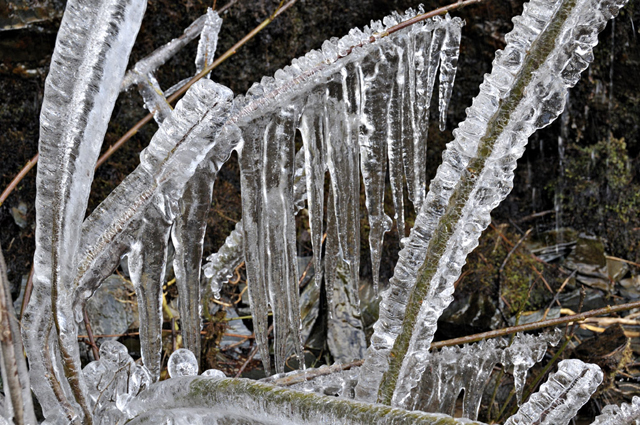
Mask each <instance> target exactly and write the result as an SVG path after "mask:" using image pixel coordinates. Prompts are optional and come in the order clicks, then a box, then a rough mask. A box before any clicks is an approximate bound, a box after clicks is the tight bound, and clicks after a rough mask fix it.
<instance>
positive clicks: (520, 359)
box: [501, 329, 562, 405]
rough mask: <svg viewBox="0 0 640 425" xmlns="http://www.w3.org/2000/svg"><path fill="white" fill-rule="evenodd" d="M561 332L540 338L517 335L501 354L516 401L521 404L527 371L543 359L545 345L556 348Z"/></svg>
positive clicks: (545, 349) (557, 331)
mask: <svg viewBox="0 0 640 425" xmlns="http://www.w3.org/2000/svg"><path fill="white" fill-rule="evenodd" d="M561 337H562V331H560V329H556V330H555V331H554V332H553V333H546V334H542V335H540V336H535V335H527V334H517V335H516V337H515V339H514V340H513V343H512V344H511V345H510V346H509V347H507V348H505V350H504V351H503V353H502V361H501V362H502V364H503V365H504V366H505V367H506V368H508V369H509V370H510V371H511V372H512V373H513V381H514V386H515V390H516V396H517V399H518V405H519V404H520V403H521V402H522V391H523V390H524V384H525V383H526V380H527V371H528V370H529V369H531V367H532V366H533V365H534V364H536V363H538V362H539V361H540V360H542V358H543V357H544V353H546V351H547V344H549V345H551V346H556V345H557V344H558V341H560V338H561Z"/></svg>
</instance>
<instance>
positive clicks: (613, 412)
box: [591, 396, 640, 425]
mask: <svg viewBox="0 0 640 425" xmlns="http://www.w3.org/2000/svg"><path fill="white" fill-rule="evenodd" d="M639 422H640V397H638V396H633V399H632V400H631V403H622V404H621V405H620V406H616V405H608V406H605V407H604V408H603V409H602V413H601V414H600V415H599V416H597V417H596V420H595V421H594V422H593V423H592V424H591V425H637V424H638V423H639Z"/></svg>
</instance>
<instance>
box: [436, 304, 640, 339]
mask: <svg viewBox="0 0 640 425" xmlns="http://www.w3.org/2000/svg"><path fill="white" fill-rule="evenodd" d="M634 308H640V301H635V302H632V303H626V304H618V305H614V306H607V307H603V308H598V309H595V310H589V311H585V312H584V313H578V314H574V315H571V316H565V317H558V318H555V319H549V320H541V321H539V322H533V323H525V324H523V325H518V326H511V327H508V328H504V329H496V330H494V331H489V332H483V333H479V334H475V335H469V336H463V337H460V338H454V339H450V340H447V341H438V342H434V343H433V344H431V349H432V350H433V349H438V348H442V347H448V346H452V345H460V344H469V343H472V342H478V341H482V340H484V339H489V338H497V337H501V336H505V335H510V334H514V333H518V332H526V331H533V330H536V329H543V328H549V327H552V326H558V325H563V324H570V323H576V322H580V321H582V320H584V319H587V318H589V317H595V316H603V315H607V314H612V313H619V312H621V311H627V310H631V309H634Z"/></svg>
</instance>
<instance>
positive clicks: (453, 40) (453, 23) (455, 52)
mask: <svg viewBox="0 0 640 425" xmlns="http://www.w3.org/2000/svg"><path fill="white" fill-rule="evenodd" d="M462 25H464V22H463V21H462V20H461V19H451V17H450V16H449V15H448V14H447V16H446V17H445V21H444V28H445V31H446V33H445V37H444V40H443V42H442V49H441V50H440V95H439V97H438V100H439V109H440V131H444V130H445V128H446V126H447V110H448V109H449V101H450V100H451V94H452V93H453V81H454V80H455V78H456V70H457V68H458V56H459V55H460V37H461V28H462Z"/></svg>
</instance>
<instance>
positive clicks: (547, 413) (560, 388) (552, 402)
mask: <svg viewBox="0 0 640 425" xmlns="http://www.w3.org/2000/svg"><path fill="white" fill-rule="evenodd" d="M601 382H602V371H601V370H600V368H599V367H598V366H596V365H594V364H589V363H583V362H581V361H580V360H576V359H572V360H563V361H561V362H560V363H558V371H557V372H556V373H554V374H552V375H551V376H549V379H548V380H547V382H545V383H544V384H542V385H541V386H540V391H538V392H537V393H534V394H533V395H531V397H530V398H529V401H527V402H526V403H525V404H523V405H522V407H520V409H519V410H518V412H517V413H516V414H515V415H513V416H512V417H510V418H509V419H508V420H507V422H505V425H517V424H522V425H567V424H568V423H569V421H570V420H571V419H572V418H573V417H574V416H575V415H576V413H578V410H580V408H581V407H582V406H583V405H584V404H585V403H586V402H587V401H589V398H591V394H593V392H594V391H595V390H596V389H597V388H598V385H600V383H601Z"/></svg>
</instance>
